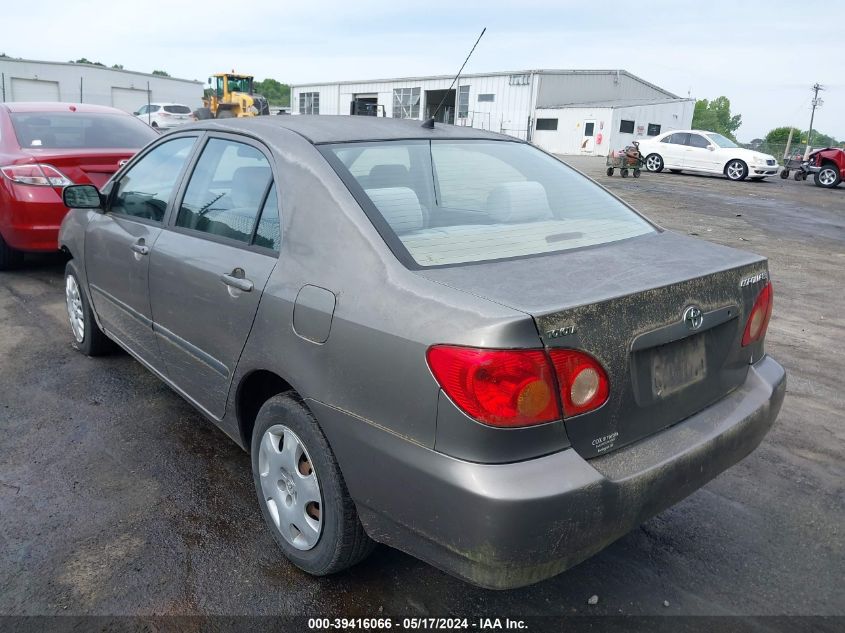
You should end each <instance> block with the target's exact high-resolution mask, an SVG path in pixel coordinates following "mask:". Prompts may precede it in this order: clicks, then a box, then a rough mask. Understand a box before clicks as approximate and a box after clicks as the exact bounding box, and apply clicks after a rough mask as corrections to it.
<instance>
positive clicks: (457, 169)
mask: <svg viewBox="0 0 845 633" xmlns="http://www.w3.org/2000/svg"><path fill="white" fill-rule="evenodd" d="M64 199H65V202H66V204H67V205H68V206H69V207H71V208H72V209H73V210H72V211H71V212H70V213H69V214H68V215H67V217H66V219H65V221H64V224H63V225H62V229H61V236H60V242H61V246H62V248H63V249H64V250H65V251H66V252H67V253H68V254H69V256H70V260H69V262H68V264H67V273H66V295H67V308H68V315H69V319H70V325H71V330H72V332H73V337H74V340H75V343H76V346H77V347H78V348H79V349H80V350H81V351H82V352H83V353H85V354H88V355H92V356H94V355H98V354H102V353H105V352H107V351H109V350H110V349H111V348H112V347H113V344H114V343H116V344H117V345H119V346H120V347H121V348H123V349H125V350H126V351H127V352H129V353H130V354H131V355H132V356H134V357H135V358H136V359H137V360H138V361H139V362H141V363H142V364H144V365H145V366H146V367H147V368H148V369H149V370H150V371H152V372H153V373H155V374H156V375H157V376H158V377H159V378H161V380H163V381H164V382H166V383H167V384H168V385H169V386H170V387H171V388H173V390H175V391H176V392H177V393H179V394H180V395H181V396H182V397H184V398H185V399H186V400H188V401H189V402H190V403H191V404H193V405H194V406H195V407H196V408H197V409H198V410H199V411H200V412H202V413H203V415H205V416H206V417H207V418H209V419H210V420H212V421H213V422H215V423H216V424H217V425H219V426H220V428H222V429H223V430H224V431H225V432H226V433H227V434H228V435H229V436H230V437H231V438H232V439H233V440H234V441H235V442H237V443H238V444H240V445H241V446H242V447H243V448H245V449H246V450H247V451H249V452H250V454H251V458H252V468H253V475H254V479H255V489H256V492H257V495H258V500H259V504H260V507H261V512H262V513H263V515H264V518H265V520H266V522H267V524H268V526H269V529H270V530H271V531H272V533H273V535H274V537H275V539H276V541H277V542H278V544H279V546H280V547H281V549H282V550H283V552H284V554H285V556H286V557H287V558H288V559H290V561H291V562H293V563H294V564H295V565H297V566H299V567H300V568H302V569H304V570H306V571H308V572H310V573H312V574H318V575H322V574H329V573H332V572H336V571H338V570H341V569H344V568H346V567H349V566H351V565H353V564H355V563H356V562H358V561H360V560H361V559H363V558H364V557H365V556H366V555H367V554H368V553H369V552H370V550H371V549H372V547H373V543H374V542H375V541H377V542H381V543H386V544H388V545H390V546H393V547H396V548H398V549H401V550H404V551H406V552H409V553H410V554H412V555H414V556H417V557H419V558H421V559H423V560H426V561H428V562H430V563H431V564H433V565H436V566H437V567H439V568H441V569H444V570H446V571H447V572H449V573H452V574H455V575H457V576H459V577H461V578H464V579H466V580H468V581H470V582H472V583H475V584H478V585H482V586H485V587H491V588H499V589H502V588H510V587H517V586H522V585H527V584H530V583H534V582H537V581H539V580H542V579H544V578H548V577H550V576H552V575H554V574H557V573H559V572H561V571H563V570H565V569H567V568H568V567H571V566H572V565H574V564H576V563H578V562H579V561H581V560H583V559H585V558H587V557H588V556H590V555H592V554H594V553H595V552H597V551H599V550H600V549H601V548H603V547H604V546H606V545H607V544H609V543H611V542H612V541H613V540H615V539H617V538H619V537H620V536H622V535H623V534H625V533H626V532H627V531H629V530H631V529H632V528H634V527H635V526H637V525H638V524H640V523H641V522H643V521H644V520H646V519H648V518H649V517H651V516H652V515H654V514H655V513H657V512H660V511H661V510H663V509H664V508H667V507H668V506H670V505H672V504H674V503H676V502H677V501H679V500H680V499H682V498H684V497H685V496H687V495H689V494H690V493H692V492H693V491H695V490H696V489H697V488H699V487H700V486H702V485H703V484H704V483H706V482H707V481H709V480H710V479H712V478H713V477H715V476H716V475H718V474H719V473H720V472H722V471H723V470H725V469H726V468H728V467H730V466H731V465H733V464H735V463H736V462H738V461H739V460H741V459H742V458H743V457H745V456H746V455H748V454H749V453H750V452H751V451H752V450H754V448H755V447H756V446H757V445H758V444H759V443H760V441H761V440H762V438H763V436H764V435H765V434H766V432H767V431H768V430H769V428H770V427H771V425H772V423H773V422H774V419H775V417H776V416H777V413H778V411H779V409H780V406H781V403H782V400H783V397H784V391H785V384H786V383H785V374H784V370H783V368H782V367H781V366H780V365H779V364H778V363H777V362H775V361H774V360H773V359H772V358H770V357H769V356H767V355H766V353H765V350H764V337H765V334H766V329H767V326H768V322H769V318H770V316H771V309H772V286H771V284H770V282H769V274H768V269H767V263H766V260H765V259H764V258H762V257H759V256H757V255H753V254H750V253H746V252H742V251H737V250H733V249H730V248H726V247H722V246H716V245H713V244H710V243H707V242H705V241H701V240H696V239H693V238H691V237H687V236H682V235H678V234H675V233H672V232H670V231H665V230H663V229H661V228H659V227H657V226H655V225H654V224H653V223H651V222H649V221H648V220H647V219H646V218H644V217H643V216H641V215H639V214H638V213H637V212H636V211H634V210H633V209H631V208H630V207H628V206H627V205H626V204H625V203H623V202H622V201H620V200H619V199H617V198H615V197H614V196H613V195H611V194H610V193H608V192H607V191H606V190H605V189H603V188H602V187H600V186H599V185H597V184H595V183H594V182H593V181H591V180H590V179H589V178H586V177H585V176H583V175H581V174H580V173H578V172H577V171H575V170H573V169H571V168H569V167H567V166H566V165H565V164H564V163H562V162H560V161H559V160H557V159H556V158H554V157H552V156H550V155H548V154H545V153H543V152H542V151H540V150H538V149H536V148H535V147H533V146H531V145H530V144H528V143H525V142H522V141H518V140H515V139H513V138H510V137H505V136H500V135H497V134H493V133H489V132H484V131H478V130H473V129H469V128H465V127H452V126H446V125H437V126H436V127H435V128H434V129H429V128H426V127H422V126H421V125H420V124H419V122H418V121H407V120H405V121H403V120H392V119H385V118H376V117H329V116H315V117H308V116H296V117H264V118H255V119H230V120H224V121H206V122H202V123H197V124H191V125H189V126H186V127H184V128H180V130H179V131H178V132H173V133H170V134H167V135H164V136H162V137H161V138H159V139H157V140H156V141H154V142H153V143H152V144H150V145H149V146H148V147H146V148H145V149H144V150H142V151H141V152H140V153H138V154H137V156H136V157H135V158H134V159H133V160H132V161H131V162H130V163H129V164H128V165H126V166H125V167H124V168H123V169H122V170H121V171H120V172H118V173H117V174H116V175H115V176H114V178H113V179H112V180H111V181H110V182H109V183H108V184H107V185H105V186H104V187H103V189H102V190H101V191H97V190H96V189H95V188H94V187H92V186H90V185H80V186H71V187H68V188H66V189H65V191H64ZM145 423H149V422H145V421H143V420H140V421H139V424H145ZM153 458H154V457H153Z"/></svg>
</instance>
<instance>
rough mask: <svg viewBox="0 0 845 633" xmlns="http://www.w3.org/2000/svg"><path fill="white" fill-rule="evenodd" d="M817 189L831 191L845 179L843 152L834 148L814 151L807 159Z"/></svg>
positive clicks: (844, 156) (844, 151) (844, 157)
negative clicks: (822, 188) (824, 188)
mask: <svg viewBox="0 0 845 633" xmlns="http://www.w3.org/2000/svg"><path fill="white" fill-rule="evenodd" d="M808 161H809V163H810V165H811V167H812V171H813V172H814V173H815V180H816V184H817V185H818V186H819V187H827V188H828V189H832V188H833V187H836V186H837V185H838V184H839V183H840V182H842V180H843V179H845V150H843V149H837V148H835V147H827V148H825V149H820V150H816V151H815V152H813V153H812V154H810V156H809V157H808Z"/></svg>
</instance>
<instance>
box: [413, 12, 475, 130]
mask: <svg viewBox="0 0 845 633" xmlns="http://www.w3.org/2000/svg"><path fill="white" fill-rule="evenodd" d="M486 32H487V27H486V26H485V27H484V28H483V29H482V30H481V35H479V36H478V39H477V40H475V44H473V45H472V48H471V49H470V51H469V55H467V58H466V59H465V60H464V63H463V64H461V69H460V70H459V71H458V74H457V75H455V78H454V79H453V80H452V83H451V84H450V85H449V88H448V89H447V90H446V94H444V95H443V98H442V99H441V100H440V104H439V105H438V106H437V109H436V110H435V111H434V114H433V115H431V118H429V119H426V120H425V121H424V122H423V124H422V127H424V128H427V129H429V130H433V129H434V119H436V118H437V113H438V112H440V108H442V107H443V104H444V103H445V102H446V97H448V96H449V91H450V90H451V89H452V88H453V87H454V86H455V82H456V81H458V77H460V76H461V73H462V72H463V70H464V66H466V65H467V62H468V61H469V58H470V57H472V54H473V52H475V47H476V46H478V43H479V42H480V41H481V38H482V37H484V34H485V33H486Z"/></svg>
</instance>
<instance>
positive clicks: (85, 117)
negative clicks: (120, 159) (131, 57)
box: [10, 112, 158, 149]
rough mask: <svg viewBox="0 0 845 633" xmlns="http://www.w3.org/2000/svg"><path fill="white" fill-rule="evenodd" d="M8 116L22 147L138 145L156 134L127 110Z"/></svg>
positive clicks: (106, 147)
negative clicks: (127, 112)
mask: <svg viewBox="0 0 845 633" xmlns="http://www.w3.org/2000/svg"><path fill="white" fill-rule="evenodd" d="M10 117H11V119H12V127H14V128H15V135H16V136H17V137H18V142H19V143H20V146H21V147H23V148H25V149H26V148H39V149H139V148H141V147H143V146H144V145H146V144H147V143H149V142H150V141H152V140H153V139H156V138H158V134H157V133H156V132H155V131H154V130H152V129H150V127H149V126H147V125H145V124H144V123H143V122H141V121H139V120H138V119H136V118H135V117H134V116H131V115H128V114H103V113H100V112H13V113H11V115H10Z"/></svg>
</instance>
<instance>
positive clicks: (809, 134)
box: [804, 82, 824, 159]
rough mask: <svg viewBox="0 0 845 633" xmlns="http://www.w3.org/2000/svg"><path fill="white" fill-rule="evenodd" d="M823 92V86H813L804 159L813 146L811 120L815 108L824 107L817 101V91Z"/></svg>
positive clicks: (817, 84)
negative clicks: (811, 108)
mask: <svg viewBox="0 0 845 633" xmlns="http://www.w3.org/2000/svg"><path fill="white" fill-rule="evenodd" d="M820 90H824V86H822V85H820V84H819V83H818V82H816V83H815V84H813V111H812V113H811V114H810V131H809V132H807V150H806V151H805V152H804V158H805V159H806V158H807V156H808V155H809V154H810V148H811V147H812V145H813V119H814V118H815V117H816V108H818V107H821V106H823V105H824V101H823V100H821V99H819V91H820Z"/></svg>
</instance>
